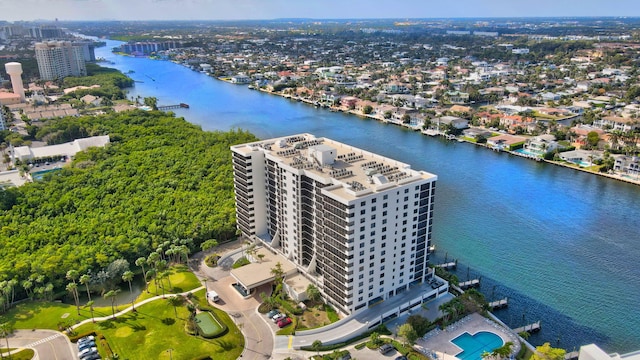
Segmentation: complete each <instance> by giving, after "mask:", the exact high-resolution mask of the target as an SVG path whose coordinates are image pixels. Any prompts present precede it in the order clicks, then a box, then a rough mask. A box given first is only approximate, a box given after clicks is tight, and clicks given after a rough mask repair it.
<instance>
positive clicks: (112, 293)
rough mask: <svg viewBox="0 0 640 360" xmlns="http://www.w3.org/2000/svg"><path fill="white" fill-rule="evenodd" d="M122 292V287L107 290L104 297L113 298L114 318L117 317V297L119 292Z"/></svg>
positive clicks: (112, 312)
mask: <svg viewBox="0 0 640 360" xmlns="http://www.w3.org/2000/svg"><path fill="white" fill-rule="evenodd" d="M119 293H120V289H115V290H109V291H107V293H106V294H104V298H105V299H111V315H112V316H113V318H114V319H115V318H116V307H115V304H116V297H117V296H118V294H119Z"/></svg>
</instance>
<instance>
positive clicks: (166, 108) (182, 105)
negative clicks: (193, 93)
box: [158, 103, 189, 111]
mask: <svg viewBox="0 0 640 360" xmlns="http://www.w3.org/2000/svg"><path fill="white" fill-rule="evenodd" d="M188 108H189V104H185V103H180V104H175V105H164V106H158V110H161V111H164V110H171V109H188Z"/></svg>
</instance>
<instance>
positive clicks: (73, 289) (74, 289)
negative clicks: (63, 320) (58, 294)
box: [67, 282, 80, 315]
mask: <svg viewBox="0 0 640 360" xmlns="http://www.w3.org/2000/svg"><path fill="white" fill-rule="evenodd" d="M67 291H68V292H70V293H71V295H72V296H73V301H74V302H75V303H76V310H77V311H78V315H80V299H79V298H78V284H76V283H75V282H70V283H68V284H67Z"/></svg>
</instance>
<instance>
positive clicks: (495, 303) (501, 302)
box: [489, 298, 509, 310]
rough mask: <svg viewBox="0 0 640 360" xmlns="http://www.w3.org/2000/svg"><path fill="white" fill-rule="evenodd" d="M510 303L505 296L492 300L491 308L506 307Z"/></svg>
mask: <svg viewBox="0 0 640 360" xmlns="http://www.w3.org/2000/svg"><path fill="white" fill-rule="evenodd" d="M508 305H509V304H508V301H507V298H504V299H500V300H496V301H492V302H490V303H489V308H491V309H492V310H496V309H502V308H506V307H507V306H508Z"/></svg>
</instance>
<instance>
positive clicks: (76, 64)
mask: <svg viewBox="0 0 640 360" xmlns="http://www.w3.org/2000/svg"><path fill="white" fill-rule="evenodd" d="M35 48H36V60H37V61H38V70H40V78H41V79H42V80H55V79H62V78H65V77H67V76H87V67H86V65H85V62H84V53H83V49H82V47H80V46H73V45H72V44H71V42H69V41H48V42H41V43H36V45H35Z"/></svg>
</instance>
